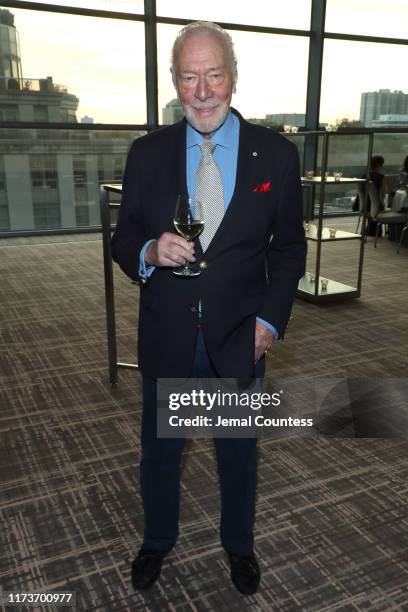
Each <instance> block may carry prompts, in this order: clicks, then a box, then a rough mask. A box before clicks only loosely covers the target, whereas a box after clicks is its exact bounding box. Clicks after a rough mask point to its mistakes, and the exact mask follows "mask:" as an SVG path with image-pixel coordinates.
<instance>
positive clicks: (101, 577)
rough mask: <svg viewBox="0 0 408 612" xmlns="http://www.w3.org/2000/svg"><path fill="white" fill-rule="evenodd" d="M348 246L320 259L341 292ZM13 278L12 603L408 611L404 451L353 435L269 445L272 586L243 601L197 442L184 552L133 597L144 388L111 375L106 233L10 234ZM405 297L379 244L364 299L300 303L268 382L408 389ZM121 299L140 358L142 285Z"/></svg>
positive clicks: (0, 459)
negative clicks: (111, 379) (47, 598)
mask: <svg viewBox="0 0 408 612" xmlns="http://www.w3.org/2000/svg"><path fill="white" fill-rule="evenodd" d="M353 248H354V247H353V245H345V244H343V245H341V249H340V250H338V245H332V246H331V249H332V250H330V251H328V252H327V254H325V262H326V261H327V267H328V269H329V268H330V271H331V273H332V270H333V269H335V270H337V272H338V274H341V275H342V278H344V282H348V280H351V279H352V277H353V274H354V272H353V271H354V262H353V258H354V257H355V255H356V254H355V252H354V251H353ZM310 256H311V258H312V257H313V253H312V251H311V252H310ZM325 265H326V264H325ZM0 273H1V301H0V321H1V339H2V343H1V346H0V375H1V381H0V403H1V404H0V405H1V413H0V473H1V479H0V483H1V484H0V488H1V498H0V518H1V526H0V542H1V545H0V585H1V588H2V589H3V590H4V591H39V590H42V591H56V590H64V589H66V590H71V591H76V600H77V607H76V609H77V610H79V611H103V612H105V611H106V612H111V611H122V610H123V611H125V610H129V611H135V610H140V611H156V610H157V611H160V612H163V611H167V610H169V611H176V610H177V611H180V612H187V611H199V612H202V611H203V612H204V611H212V610H218V611H220V612H230V611H235V610H237V611H238V610H251V611H252V610H253V611H255V610H268V611H271V610H272V611H285V612H286V611H288V612H289V611H292V610H293V611H297V610H299V611H307V612H309V611H316V612H317V611H319V612H323V611H327V612H329V611H330V612H333V611H337V610H341V611H344V612H346V611H347V612H349V611H354V610H356V611H363V610H364V611H366V610H367V611H376V612H377V611H378V612H379V611H387V612H389V611H393V610H408V519H407V511H406V508H407V501H408V484H407V483H408V453H407V451H408V442H407V440H406V438H405V437H400V438H399V437H393V438H389V439H383V438H382V437H380V436H378V437H377V438H376V439H364V438H354V437H352V436H353V435H354V434H353V433H350V431H351V430H347V429H344V430H343V433H344V431H346V435H340V436H339V437H337V435H336V432H335V431H334V430H333V431H328V432H326V433H327V434H328V435H320V436H314V437H310V438H300V437H295V438H286V439H285V438H282V439H276V438H275V439H272V438H268V437H266V438H264V439H263V440H261V441H260V443H259V464H258V498H257V522H256V533H255V537H256V545H255V550H256V552H257V554H258V557H259V562H260V566H261V569H262V582H261V588H260V590H259V591H258V593H257V594H256V595H254V596H251V597H247V598H245V597H243V596H241V595H240V594H239V593H238V592H237V591H236V590H235V589H234V587H233V586H232V584H231V582H230V579H229V568H228V563H227V559H226V557H225V554H224V552H223V550H222V549H221V547H220V543H219V536H218V524H219V516H220V506H219V495H218V480H217V472H216V464H215V457H214V454H213V449H212V444H211V442H210V441H209V440H194V441H193V442H192V443H191V444H190V446H189V448H188V449H187V452H186V454H185V457H184V464H183V476H182V499H181V525H180V536H179V540H178V543H177V546H176V547H175V548H174V549H173V551H172V552H171V553H170V555H169V556H168V558H167V559H166V561H165V563H164V565H163V571H162V576H161V579H160V580H159V581H158V582H157V583H156V585H155V586H154V587H153V588H152V589H151V590H150V591H148V592H146V593H145V594H141V593H134V592H133V591H132V588H131V586H130V564H131V561H132V559H133V557H134V555H135V553H136V552H137V550H138V548H139V544H140V542H141V537H142V528H143V525H142V505H141V499H140V495H139V477H138V461H139V434H140V411H141V405H140V377H139V374H138V373H137V372H132V371H124V370H122V371H120V383H119V385H118V387H117V388H115V389H111V388H110V386H109V384H108V381H107V362H106V331H105V329H106V328H105V311H104V293H103V272H102V248H101V241H100V238H99V236H97V235H88V236H77V237H73V236H70V237H61V236H59V237H58V236H55V237H50V238H31V239H29V238H27V239H15V240H11V239H10V240H3V241H2V243H0ZM323 273H324V271H323ZM340 280H341V279H340ZM407 286H408V249H402V251H401V253H400V255H399V256H398V255H397V254H396V252H395V245H394V244H391V243H389V242H388V241H385V240H382V241H380V244H379V246H378V248H377V249H374V248H373V245H372V243H371V242H369V243H368V244H367V246H366V257H365V272H364V285H363V296H362V298H361V299H360V300H354V301H352V302H343V303H338V304H328V305H324V306H314V305H312V304H308V303H306V302H303V301H300V300H297V301H296V303H295V307H294V312H293V319H292V321H291V323H290V327H289V331H288V334H287V338H286V341H285V342H284V343H281V344H279V345H276V346H275V347H274V350H273V351H271V352H270V353H269V354H268V368H267V375H268V380H269V381H270V380H273V379H275V378H280V379H283V378H285V377H290V378H291V379H303V380H307V381H311V380H313V381H319V380H326V381H327V380H348V379H349V378H350V377H353V378H354V379H357V380H360V379H361V378H362V377H367V379H370V380H376V381H377V382H380V383H381V382H382V381H384V384H385V382H387V381H388V383H389V384H390V382H391V381H392V380H399V381H401V382H402V383H403V382H404V381H406V378H405V377H406V373H407V371H408V351H407V346H408V310H407ZM115 288H116V302H117V304H116V305H117V327H118V329H117V332H118V352H119V358H120V359H121V360H124V361H125V360H129V361H134V359H135V348H136V337H135V329H136V324H137V296H138V289H137V287H135V286H134V285H131V284H130V282H129V281H128V280H127V279H126V278H125V277H124V276H123V275H122V273H120V272H119V271H116V272H115ZM404 408H406V405H405V406H404ZM383 410H384V411H387V410H388V407H387V404H386V403H385V404H384V405H383ZM403 416H404V415H403ZM333 432H334V433H333ZM380 433H381V432H380ZM333 435H335V436H336V437H333ZM402 435H403V434H402ZM0 608H1V609H2V610H5V609H6V608H5V607H4V606H3V607H2V606H0ZM11 609H17V608H15V607H14V608H11V607H8V608H7V610H11ZM20 609H21V608H20ZM26 609H27V608H26ZM33 609H37V610H53V609H56V608H52V607H48V608H47V607H45V606H43V607H39V606H37V607H36V608H30V610H33ZM66 609H68V608H66Z"/></svg>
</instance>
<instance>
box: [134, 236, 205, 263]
mask: <svg viewBox="0 0 408 612" xmlns="http://www.w3.org/2000/svg"><path fill="white" fill-rule="evenodd" d="M186 261H190V262H193V261H195V257H194V243H193V242H187V240H186V239H185V238H182V237H181V236H179V235H178V234H172V233H171V232H164V234H162V235H161V236H160V238H159V239H158V240H155V241H154V242H152V243H151V244H149V246H148V247H147V249H146V253H145V262H146V265H148V266H166V267H170V268H178V267H179V266H184V264H185V263H186Z"/></svg>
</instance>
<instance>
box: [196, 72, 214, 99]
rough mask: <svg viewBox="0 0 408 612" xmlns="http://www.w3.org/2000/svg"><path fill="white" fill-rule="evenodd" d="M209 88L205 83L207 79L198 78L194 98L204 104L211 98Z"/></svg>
mask: <svg viewBox="0 0 408 612" xmlns="http://www.w3.org/2000/svg"><path fill="white" fill-rule="evenodd" d="M211 93H212V92H211V87H210V86H209V85H208V83H207V79H206V78H205V77H200V78H199V79H198V83H197V88H196V92H195V95H196V98H198V99H199V100H201V101H202V102H204V100H207V98H209V97H210V96H211Z"/></svg>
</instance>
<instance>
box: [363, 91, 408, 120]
mask: <svg viewBox="0 0 408 612" xmlns="http://www.w3.org/2000/svg"><path fill="white" fill-rule="evenodd" d="M385 115H388V116H391V115H393V116H395V115H408V93H404V92H403V91H391V90H390V89H380V90H378V91H368V92H365V93H362V94H361V103H360V121H361V123H362V125H363V126H364V127H374V126H376V125H377V126H378V124H377V123H374V122H375V121H378V120H380V116H385ZM386 125H390V123H387V124H386ZM398 125H400V124H398ZM404 125H405V124H404Z"/></svg>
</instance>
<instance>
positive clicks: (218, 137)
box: [186, 111, 234, 149]
mask: <svg viewBox="0 0 408 612" xmlns="http://www.w3.org/2000/svg"><path fill="white" fill-rule="evenodd" d="M233 138H234V119H233V116H232V113H231V111H229V113H228V115H227V118H226V119H225V121H224V123H223V124H222V125H221V127H219V128H218V130H216V131H215V132H214V134H213V135H212V136H211V142H213V143H215V144H216V145H220V146H221V147H226V148H227V149H231V148H232V147H233ZM203 140H204V137H203V135H202V134H200V132H197V130H195V129H194V128H193V127H192V126H191V125H190V124H189V123H187V140H186V146H187V149H189V148H191V147H193V146H194V145H200V144H201V143H202V142H203Z"/></svg>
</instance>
